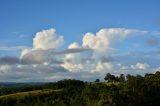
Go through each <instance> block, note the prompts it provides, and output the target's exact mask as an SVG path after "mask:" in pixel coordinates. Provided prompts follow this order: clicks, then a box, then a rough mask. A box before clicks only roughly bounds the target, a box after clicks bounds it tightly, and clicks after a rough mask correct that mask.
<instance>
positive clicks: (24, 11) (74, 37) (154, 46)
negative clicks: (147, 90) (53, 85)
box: [0, 0, 160, 82]
mask: <svg viewBox="0 0 160 106" xmlns="http://www.w3.org/2000/svg"><path fill="white" fill-rule="evenodd" d="M159 5H160V1H159V0H13V1H11V0H0V82H48V81H49V82H50V81H58V80H62V79H66V78H67V79H68V78H70V79H80V80H84V81H94V80H95V79H97V78H99V79H100V80H101V81H103V78H104V76H105V74H106V73H111V74H114V75H119V74H125V75H127V74H132V75H137V74H140V75H144V74H145V73H154V72H156V71H158V70H160V49H159V48H160V13H159V10H160V6H159Z"/></svg>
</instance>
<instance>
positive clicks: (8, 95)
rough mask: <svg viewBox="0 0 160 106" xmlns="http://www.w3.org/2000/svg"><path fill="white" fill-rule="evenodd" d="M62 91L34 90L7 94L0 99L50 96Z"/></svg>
mask: <svg viewBox="0 0 160 106" xmlns="http://www.w3.org/2000/svg"><path fill="white" fill-rule="evenodd" d="M59 91H61V90H53V89H44V90H34V91H27V92H18V93H13V94H7V95H2V96H0V99H3V98H8V97H9V98H14V97H24V96H31V95H33V96H34V95H35V96H36V95H43V94H50V93H51V92H59Z"/></svg>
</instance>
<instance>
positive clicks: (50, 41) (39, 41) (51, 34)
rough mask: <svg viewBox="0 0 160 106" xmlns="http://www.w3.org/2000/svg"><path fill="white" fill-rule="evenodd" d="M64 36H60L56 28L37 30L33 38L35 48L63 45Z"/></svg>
mask: <svg viewBox="0 0 160 106" xmlns="http://www.w3.org/2000/svg"><path fill="white" fill-rule="evenodd" d="M63 42H64V40H63V36H58V35H57V34H56V30H55V29H54V28H51V29H48V30H43V31H41V32H37V33H36V35H35V38H33V48H34V49H51V48H59V47H60V46H62V44H63Z"/></svg>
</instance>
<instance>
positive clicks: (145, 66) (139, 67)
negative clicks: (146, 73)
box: [131, 63, 150, 70]
mask: <svg viewBox="0 0 160 106" xmlns="http://www.w3.org/2000/svg"><path fill="white" fill-rule="evenodd" d="M149 67H150V66H149V64H146V63H137V64H135V65H131V69H136V70H146V69H148V68H149Z"/></svg>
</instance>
